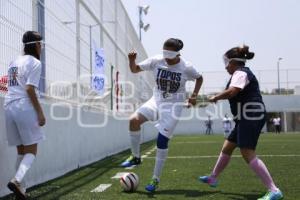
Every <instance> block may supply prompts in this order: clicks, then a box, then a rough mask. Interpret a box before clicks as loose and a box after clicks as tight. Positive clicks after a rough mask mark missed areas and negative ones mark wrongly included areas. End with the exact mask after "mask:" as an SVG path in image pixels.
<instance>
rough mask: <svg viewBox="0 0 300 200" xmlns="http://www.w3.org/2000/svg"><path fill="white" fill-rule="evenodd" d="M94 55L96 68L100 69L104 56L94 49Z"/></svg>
mask: <svg viewBox="0 0 300 200" xmlns="http://www.w3.org/2000/svg"><path fill="white" fill-rule="evenodd" d="M95 57H96V68H98V69H101V68H102V67H104V58H103V57H102V56H101V55H99V53H98V51H95Z"/></svg>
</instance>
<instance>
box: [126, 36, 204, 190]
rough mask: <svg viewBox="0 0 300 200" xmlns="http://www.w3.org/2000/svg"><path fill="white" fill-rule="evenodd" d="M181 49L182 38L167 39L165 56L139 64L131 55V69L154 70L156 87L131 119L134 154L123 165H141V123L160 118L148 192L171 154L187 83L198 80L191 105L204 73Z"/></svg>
mask: <svg viewBox="0 0 300 200" xmlns="http://www.w3.org/2000/svg"><path fill="white" fill-rule="evenodd" d="M182 48H183V42H182V41H181V40H179V39H175V38H170V39H168V40H166V41H165V42H164V45H163V55H158V56H154V57H151V58H148V59H146V60H144V61H142V62H141V63H138V64H136V62H135V60H136V57H137V53H136V52H131V53H129V54H128V59H129V67H130V69H131V72H132V73H138V72H141V71H152V72H153V76H154V78H155V81H156V86H155V89H154V94H153V96H152V98H151V99H150V100H148V101H147V102H146V103H145V104H144V105H142V106H141V107H140V108H139V109H137V111H136V112H135V113H134V114H133V115H132V116H131V118H130V122H129V135H130V140H131V152H132V155H131V156H130V157H129V158H128V159H127V160H125V161H124V162H123V163H122V164H121V166H123V167H130V166H132V165H139V164H141V155H140V139H141V132H140V130H141V125H142V124H143V123H144V122H146V121H157V123H156V125H155V127H156V128H157V129H158V137H157V150H156V160H155V167H154V173H153V177H152V179H151V181H150V183H149V184H148V185H147V186H146V188H145V189H146V190H147V191H149V192H154V191H155V190H156V189H157V187H158V183H159V181H160V175H161V172H162V169H163V165H164V162H165V160H166V158H167V155H168V141H169V139H171V137H172V135H173V130H174V128H175V126H176V124H177V122H178V118H179V117H180V116H181V111H182V108H183V107H184V104H185V100H186V90H185V83H186V81H188V80H196V83H195V87H194V91H193V93H192V95H191V97H190V98H189V99H188V103H189V104H188V105H189V106H190V105H195V104H196V97H197V95H198V92H199V90H200V88H201V85H202V82H203V78H202V75H201V74H199V73H198V72H197V71H196V69H195V68H194V67H193V66H192V64H191V63H189V62H187V61H185V60H184V59H183V58H181V57H180V50H181V49H182ZM189 106H188V107H189Z"/></svg>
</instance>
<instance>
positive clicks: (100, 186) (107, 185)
mask: <svg viewBox="0 0 300 200" xmlns="http://www.w3.org/2000/svg"><path fill="white" fill-rule="evenodd" d="M110 186H111V184H100V185H99V186H98V187H96V188H95V189H93V190H92V191H91V192H104V191H105V190H106V189H107V188H109V187H110Z"/></svg>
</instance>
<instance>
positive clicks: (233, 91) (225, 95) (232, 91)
mask: <svg viewBox="0 0 300 200" xmlns="http://www.w3.org/2000/svg"><path fill="white" fill-rule="evenodd" d="M241 90H242V89H241V88H238V87H230V88H228V89H226V90H224V91H223V92H221V93H219V94H217V95H215V96H213V97H211V98H209V101H210V102H217V101H218V100H221V99H231V98H232V97H234V96H236V95H237V94H238V93H239V92H240V91H241Z"/></svg>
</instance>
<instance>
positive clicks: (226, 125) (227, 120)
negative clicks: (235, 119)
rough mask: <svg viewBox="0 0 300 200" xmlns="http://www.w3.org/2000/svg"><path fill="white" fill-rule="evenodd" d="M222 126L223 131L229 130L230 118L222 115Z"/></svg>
mask: <svg viewBox="0 0 300 200" xmlns="http://www.w3.org/2000/svg"><path fill="white" fill-rule="evenodd" d="M223 128H224V130H225V131H230V129H231V118H229V117H224V118H223Z"/></svg>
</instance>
